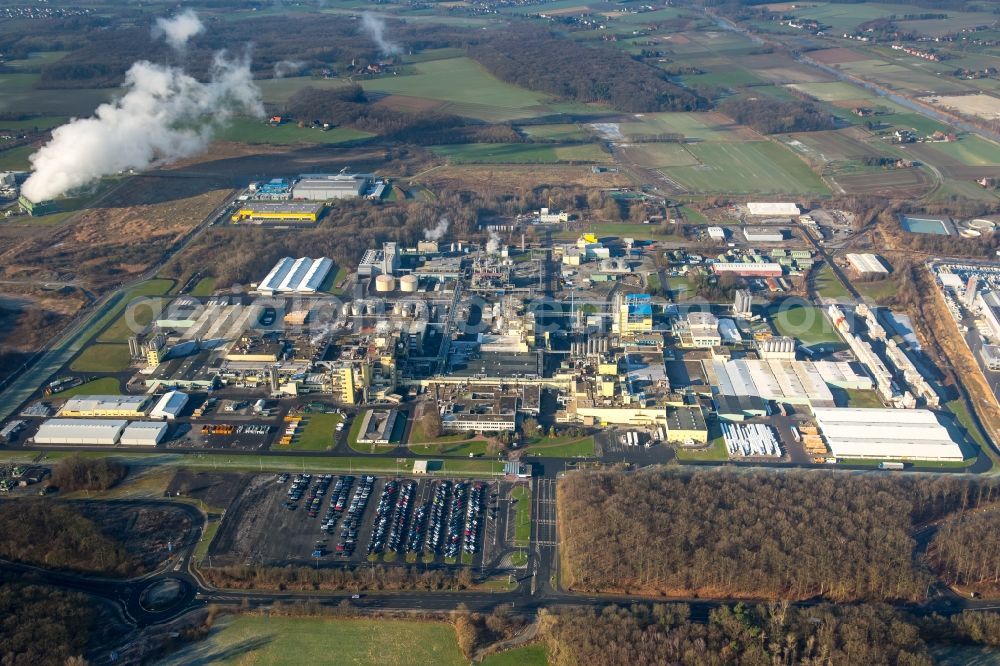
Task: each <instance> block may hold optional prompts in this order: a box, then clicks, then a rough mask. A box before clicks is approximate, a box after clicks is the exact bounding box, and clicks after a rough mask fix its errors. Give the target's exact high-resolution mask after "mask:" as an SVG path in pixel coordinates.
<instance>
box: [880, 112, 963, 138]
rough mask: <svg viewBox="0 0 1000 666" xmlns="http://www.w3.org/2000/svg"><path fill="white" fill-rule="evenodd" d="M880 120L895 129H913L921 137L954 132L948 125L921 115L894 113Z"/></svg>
mask: <svg viewBox="0 0 1000 666" xmlns="http://www.w3.org/2000/svg"><path fill="white" fill-rule="evenodd" d="M879 120H880V121H882V122H885V123H888V124H890V125H892V126H893V127H901V128H905V129H911V130H913V131H914V132H916V133H917V134H919V135H920V136H929V135H931V134H934V132H950V131H952V129H951V128H950V127H948V126H947V125H943V124H941V123H939V122H937V121H935V120H931V119H930V118H927V117H926V116H922V115H920V114H919V113H894V114H892V115H891V116H883V117H881V118H879Z"/></svg>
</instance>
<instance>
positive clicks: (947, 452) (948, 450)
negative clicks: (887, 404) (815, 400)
mask: <svg viewBox="0 0 1000 666" xmlns="http://www.w3.org/2000/svg"><path fill="white" fill-rule="evenodd" d="M813 413H814V414H815V415H816V423H817V424H818V425H819V428H820V431H821V432H822V433H823V437H824V438H825V439H826V441H827V443H828V444H829V445H830V450H831V451H832V452H833V455H835V456H836V457H838V458H878V459H914V460H962V459H963V456H962V449H961V447H960V446H959V445H958V444H957V443H956V442H955V441H954V440H953V439H952V438H951V435H950V433H949V432H948V429H947V428H945V427H944V426H943V425H941V423H940V422H939V421H938V419H937V417H936V416H935V415H934V412H931V411H928V410H926V409H862V408H839V409H837V408H835V409H819V408H817V409H813Z"/></svg>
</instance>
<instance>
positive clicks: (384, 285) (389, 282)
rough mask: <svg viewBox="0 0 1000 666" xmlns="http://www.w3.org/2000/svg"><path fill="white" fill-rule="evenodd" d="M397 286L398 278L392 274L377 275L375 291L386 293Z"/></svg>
mask: <svg viewBox="0 0 1000 666" xmlns="http://www.w3.org/2000/svg"><path fill="white" fill-rule="evenodd" d="M395 288H396V278H394V277H392V276H391V275H385V274H382V275H378V276H376V277H375V291H378V292H382V293H385V292H387V291H393V290H394V289H395Z"/></svg>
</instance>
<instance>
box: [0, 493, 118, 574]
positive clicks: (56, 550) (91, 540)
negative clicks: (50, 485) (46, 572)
mask: <svg viewBox="0 0 1000 666" xmlns="http://www.w3.org/2000/svg"><path fill="white" fill-rule="evenodd" d="M0 534H3V535H4V538H3V539H0V558H2V559H5V560H12V561H15V562H23V563H25V564H34V565H37V566H42V567H47V568H50V569H68V570H71V571H80V572H84V573H99V574H106V575H120V576H125V575H131V574H133V573H134V572H135V570H136V567H137V562H136V560H135V559H134V558H133V557H132V556H131V555H130V554H129V553H128V551H127V550H126V548H125V547H124V545H123V544H122V543H120V542H118V541H115V540H114V539H111V538H109V537H108V536H106V535H105V534H104V533H103V532H102V531H101V530H100V528H99V527H98V526H97V524H96V523H94V522H93V521H92V520H90V519H88V518H87V517H86V516H85V515H84V514H83V513H81V512H80V511H78V510H77V509H76V508H75V507H72V506H71V505H69V504H67V503H64V502H53V501H46V500H42V499H37V498H33V499H19V500H6V501H2V502H0Z"/></svg>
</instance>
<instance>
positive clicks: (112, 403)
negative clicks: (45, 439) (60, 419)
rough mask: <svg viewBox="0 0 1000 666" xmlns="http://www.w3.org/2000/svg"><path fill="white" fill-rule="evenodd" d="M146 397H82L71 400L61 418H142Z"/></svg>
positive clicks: (61, 411) (144, 411) (63, 410)
mask: <svg viewBox="0 0 1000 666" xmlns="http://www.w3.org/2000/svg"><path fill="white" fill-rule="evenodd" d="M148 401H149V396H145V395H81V396H76V397H75V398H70V399H69V400H67V401H66V404H65V405H63V408H62V409H60V410H59V416H119V417H132V418H140V417H143V416H145V415H146V410H145V407H146V403H147V402H148Z"/></svg>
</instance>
